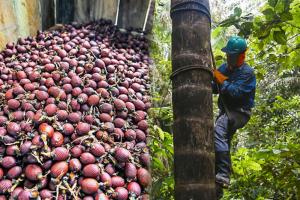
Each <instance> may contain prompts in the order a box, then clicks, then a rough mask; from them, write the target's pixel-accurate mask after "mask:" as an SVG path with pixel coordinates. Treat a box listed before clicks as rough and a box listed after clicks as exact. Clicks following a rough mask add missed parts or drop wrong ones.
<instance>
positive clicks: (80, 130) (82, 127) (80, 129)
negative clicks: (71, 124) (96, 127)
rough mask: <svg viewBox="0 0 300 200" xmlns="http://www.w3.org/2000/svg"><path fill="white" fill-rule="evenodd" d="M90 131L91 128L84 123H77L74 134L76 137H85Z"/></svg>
mask: <svg viewBox="0 0 300 200" xmlns="http://www.w3.org/2000/svg"><path fill="white" fill-rule="evenodd" d="M90 130H91V126H90V125H89V124H88V123H85V122H79V123H78V125H77V127H76V133H77V134H78V135H85V134H88V132H89V131H90Z"/></svg>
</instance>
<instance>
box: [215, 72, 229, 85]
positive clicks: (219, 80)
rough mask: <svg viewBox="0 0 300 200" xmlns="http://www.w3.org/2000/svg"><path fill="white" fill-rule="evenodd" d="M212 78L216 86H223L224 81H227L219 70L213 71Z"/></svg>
mask: <svg viewBox="0 0 300 200" xmlns="http://www.w3.org/2000/svg"><path fill="white" fill-rule="evenodd" d="M214 78H215V80H216V82H217V83H218V84H223V83H224V81H225V80H227V79H228V77H227V76H225V75H224V74H222V73H221V72H220V71H219V70H216V69H215V70H214Z"/></svg>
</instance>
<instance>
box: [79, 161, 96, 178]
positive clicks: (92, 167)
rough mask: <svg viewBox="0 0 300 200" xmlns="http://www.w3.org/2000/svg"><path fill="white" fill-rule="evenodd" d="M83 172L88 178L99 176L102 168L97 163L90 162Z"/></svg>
mask: <svg viewBox="0 0 300 200" xmlns="http://www.w3.org/2000/svg"><path fill="white" fill-rule="evenodd" d="M82 173H83V176H84V177H86V178H98V177H99V176H100V168H99V167H98V166H97V165H96V164H88V165H86V166H85V167H84V168H83V170H82Z"/></svg>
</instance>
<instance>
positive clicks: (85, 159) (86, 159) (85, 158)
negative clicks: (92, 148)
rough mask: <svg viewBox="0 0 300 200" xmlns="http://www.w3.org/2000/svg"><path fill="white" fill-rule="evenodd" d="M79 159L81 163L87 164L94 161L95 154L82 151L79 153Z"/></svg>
mask: <svg viewBox="0 0 300 200" xmlns="http://www.w3.org/2000/svg"><path fill="white" fill-rule="evenodd" d="M80 161H81V163H82V164H84V165H87V164H93V163H95V162H96V159H95V156H93V154H91V153H88V152H84V153H82V154H81V155H80Z"/></svg>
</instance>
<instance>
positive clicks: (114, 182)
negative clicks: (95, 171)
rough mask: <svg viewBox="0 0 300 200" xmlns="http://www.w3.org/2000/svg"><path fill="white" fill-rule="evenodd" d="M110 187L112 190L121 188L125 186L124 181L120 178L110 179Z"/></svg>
mask: <svg viewBox="0 0 300 200" xmlns="http://www.w3.org/2000/svg"><path fill="white" fill-rule="evenodd" d="M111 185H112V187H113V188H116V187H123V186H124V185H125V180H124V179H123V178H122V177H120V176H113V177H111Z"/></svg>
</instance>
